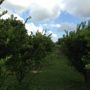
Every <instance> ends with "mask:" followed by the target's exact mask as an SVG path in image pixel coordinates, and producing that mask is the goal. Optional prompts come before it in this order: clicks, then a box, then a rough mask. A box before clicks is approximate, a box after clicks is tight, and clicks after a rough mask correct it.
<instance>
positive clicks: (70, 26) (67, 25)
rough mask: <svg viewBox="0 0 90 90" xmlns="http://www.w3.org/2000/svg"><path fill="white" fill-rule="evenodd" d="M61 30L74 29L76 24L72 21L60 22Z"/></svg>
mask: <svg viewBox="0 0 90 90" xmlns="http://www.w3.org/2000/svg"><path fill="white" fill-rule="evenodd" d="M59 29H60V30H61V31H62V30H67V31H74V30H75V29H76V24H73V23H68V22H66V23H61V27H60V28H59Z"/></svg>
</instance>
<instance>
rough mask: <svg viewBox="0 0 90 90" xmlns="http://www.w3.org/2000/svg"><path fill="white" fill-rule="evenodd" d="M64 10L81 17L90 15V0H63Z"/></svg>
mask: <svg viewBox="0 0 90 90" xmlns="http://www.w3.org/2000/svg"><path fill="white" fill-rule="evenodd" d="M62 2H63V10H64V11H67V12H68V13H70V14H73V15H76V16H79V17H90V0H83V1H82V0H62Z"/></svg>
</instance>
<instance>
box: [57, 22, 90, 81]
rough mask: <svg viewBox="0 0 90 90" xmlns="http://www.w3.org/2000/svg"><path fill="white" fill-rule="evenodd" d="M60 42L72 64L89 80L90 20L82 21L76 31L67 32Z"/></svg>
mask: <svg viewBox="0 0 90 90" xmlns="http://www.w3.org/2000/svg"><path fill="white" fill-rule="evenodd" d="M58 44H60V45H61V47H62V49H63V52H64V53H65V54H66V55H67V56H68V58H69V60H70V61H71V63H72V65H73V66H74V67H75V68H76V69H77V70H78V71H79V72H81V73H82V74H83V75H84V77H85V79H87V80H88V78H89V77H87V72H88V71H87V68H86V67H87V65H89V64H90V22H89V21H88V22H82V23H81V24H80V25H78V26H77V30H76V31H72V32H69V33H66V35H64V37H63V38H62V39H59V40H58ZM89 80H90V79H89Z"/></svg>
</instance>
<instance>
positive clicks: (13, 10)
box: [1, 0, 90, 42]
mask: <svg viewBox="0 0 90 90" xmlns="http://www.w3.org/2000/svg"><path fill="white" fill-rule="evenodd" d="M1 8H2V11H3V10H8V13H7V14H6V15H4V16H3V17H2V18H3V19H6V18H8V17H10V15H11V14H14V16H15V17H17V19H19V20H21V21H22V22H25V20H26V18H27V17H29V16H31V17H32V18H31V19H30V20H28V22H27V23H26V24H25V27H26V29H27V32H28V34H30V32H31V31H33V32H34V33H35V32H36V31H37V30H38V31H39V32H42V33H43V31H44V30H46V32H47V34H51V33H52V40H53V41H54V42H55V41H57V40H58V38H60V37H62V36H63V34H65V30H67V31H73V30H75V29H76V26H77V24H79V23H80V22H82V21H86V20H89V19H90V0H5V1H4V2H3V4H2V5H1Z"/></svg>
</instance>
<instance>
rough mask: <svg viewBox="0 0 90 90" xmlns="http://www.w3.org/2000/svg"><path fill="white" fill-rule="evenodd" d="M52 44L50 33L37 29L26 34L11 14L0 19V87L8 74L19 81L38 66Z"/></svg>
mask: <svg viewBox="0 0 90 90" xmlns="http://www.w3.org/2000/svg"><path fill="white" fill-rule="evenodd" d="M2 1H3V0H2ZM0 3H2V2H0ZM5 13H6V12H3V13H2V14H1V15H0V17H2V16H3V15H4V14H5ZM53 46H54V43H53V42H52V40H51V36H50V35H46V34H42V33H40V32H38V31H37V32H36V34H33V33H32V32H31V35H28V33H27V30H26V28H25V24H23V23H22V22H21V21H20V20H16V17H14V16H13V15H11V18H8V19H6V20H3V19H0V88H2V86H3V84H4V81H5V80H6V79H7V78H8V77H10V76H14V77H16V80H17V81H18V82H19V83H21V82H22V81H23V79H24V78H25V76H26V75H27V73H29V72H30V70H32V69H38V68H39V67H40V65H41V63H42V61H43V59H44V58H45V57H46V56H47V55H48V54H49V52H51V51H52V48H53ZM4 87H5V86H4ZM2 90H3V89H2ZM4 90H7V89H4ZM19 90H20V89H19Z"/></svg>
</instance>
